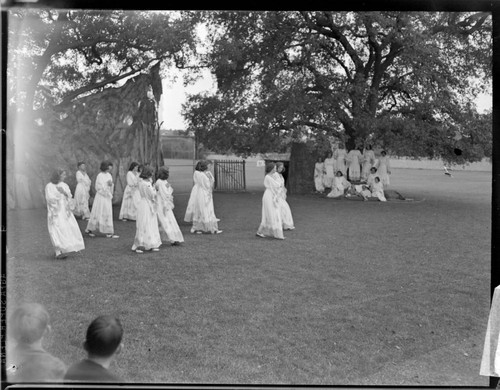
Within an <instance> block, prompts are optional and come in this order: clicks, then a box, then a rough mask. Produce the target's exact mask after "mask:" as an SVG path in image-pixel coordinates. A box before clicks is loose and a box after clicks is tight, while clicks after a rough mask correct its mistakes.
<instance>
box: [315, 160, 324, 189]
mask: <svg viewBox="0 0 500 390" xmlns="http://www.w3.org/2000/svg"><path fill="white" fill-rule="evenodd" d="M324 175H325V164H324V163H322V162H317V163H316V164H315V165H314V188H315V189H316V191H318V192H323V191H324V190H325V184H324V182H323V180H324V177H323V176H324Z"/></svg>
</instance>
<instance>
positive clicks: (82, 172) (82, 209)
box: [73, 161, 92, 220]
mask: <svg viewBox="0 0 500 390" xmlns="http://www.w3.org/2000/svg"><path fill="white" fill-rule="evenodd" d="M77 166H78V170H77V171H76V183H77V184H76V189H75V209H74V210H73V214H75V216H77V217H82V219H83V220H85V219H86V220H88V219H89V218H90V208H89V199H90V186H91V184H92V181H91V180H90V177H89V175H88V174H87V168H86V165H85V162H83V161H80V162H79V163H78V164H77Z"/></svg>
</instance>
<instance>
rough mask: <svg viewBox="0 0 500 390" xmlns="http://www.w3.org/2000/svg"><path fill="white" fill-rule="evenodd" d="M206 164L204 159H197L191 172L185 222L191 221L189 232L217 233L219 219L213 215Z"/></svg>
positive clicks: (219, 231)
mask: <svg viewBox="0 0 500 390" xmlns="http://www.w3.org/2000/svg"><path fill="white" fill-rule="evenodd" d="M207 169H208V164H207V162H206V161H204V160H201V161H198V163H197V164H196V167H195V171H194V173H193V181H194V185H193V188H192V189H191V194H190V196H189V200H188V204H187V208H186V214H185V215H184V221H185V222H192V224H193V226H192V227H191V233H197V234H202V233H212V234H219V233H222V230H219V226H218V222H219V219H218V218H217V217H216V216H215V211H214V200H213V193H212V191H213V183H212V181H211V180H210V177H209V176H208V175H207V174H206V170H207Z"/></svg>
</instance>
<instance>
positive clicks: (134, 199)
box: [118, 161, 140, 221]
mask: <svg viewBox="0 0 500 390" xmlns="http://www.w3.org/2000/svg"><path fill="white" fill-rule="evenodd" d="M126 179H127V185H126V187H125V190H124V191H123V198H122V206H121V208H120V214H119V216H118V219H120V220H121V221H127V220H131V221H135V219H136V218H137V203H138V202H139V198H140V196H139V192H138V187H139V163H137V162H135V161H133V162H132V163H131V164H130V167H129V168H128V172H127V178H126Z"/></svg>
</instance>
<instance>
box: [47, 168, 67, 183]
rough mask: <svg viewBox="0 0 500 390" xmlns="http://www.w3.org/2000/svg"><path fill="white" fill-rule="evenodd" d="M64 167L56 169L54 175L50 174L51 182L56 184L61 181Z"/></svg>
mask: <svg viewBox="0 0 500 390" xmlns="http://www.w3.org/2000/svg"><path fill="white" fill-rule="evenodd" d="M63 172H65V171H64V169H62V168H56V169H54V171H53V172H52V175H51V176H50V182H51V183H54V184H57V183H59V182H60V181H61V175H62V174H63Z"/></svg>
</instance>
